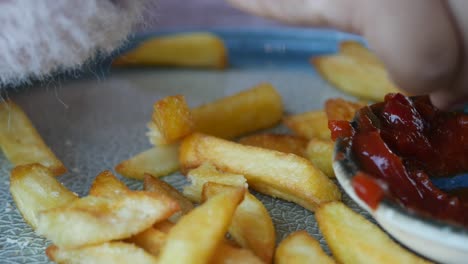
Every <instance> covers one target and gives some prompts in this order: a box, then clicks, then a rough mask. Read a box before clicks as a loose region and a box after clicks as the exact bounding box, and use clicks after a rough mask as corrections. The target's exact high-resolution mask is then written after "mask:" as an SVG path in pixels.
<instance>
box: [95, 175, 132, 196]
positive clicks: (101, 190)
mask: <svg viewBox="0 0 468 264" xmlns="http://www.w3.org/2000/svg"><path fill="white" fill-rule="evenodd" d="M129 191H130V189H129V188H128V187H127V186H126V185H125V184H124V183H123V182H121V181H120V180H119V179H117V177H115V175H114V174H112V172H110V171H103V172H101V173H100V174H99V175H98V176H97V177H96V179H94V182H93V184H92V185H91V188H90V189H89V195H92V196H104V197H106V196H107V197H112V196H118V195H125V193H127V192H129Z"/></svg>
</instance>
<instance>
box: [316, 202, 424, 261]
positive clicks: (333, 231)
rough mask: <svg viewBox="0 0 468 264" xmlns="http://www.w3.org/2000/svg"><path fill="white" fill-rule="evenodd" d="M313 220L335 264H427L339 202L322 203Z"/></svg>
mask: <svg viewBox="0 0 468 264" xmlns="http://www.w3.org/2000/svg"><path fill="white" fill-rule="evenodd" d="M315 217H316V219H317V222H318V225H319V228H320V231H321V232H322V234H323V236H324V237H325V239H326V241H327V243H328V246H329V247H330V249H331V251H332V253H333V256H334V257H335V259H336V260H337V261H338V262H339V263H345V264H347V263H359V264H366V263H383V264H385V263H429V262H427V261H425V260H423V259H421V258H419V257H417V256H416V255H414V254H412V253H410V252H409V251H406V250H405V249H403V248H402V247H401V246H399V245H398V244H397V243H396V242H394V241H393V240H392V239H391V238H390V237H389V236H388V235H387V234H385V233H384V232H383V231H382V230H380V229H379V228H378V227H377V226H375V225H374V224H372V223H371V222H369V221H368V220H366V219H365V218H364V217H363V216H361V215H359V214H357V213H355V212H354V211H352V210H351V209H350V208H348V207H347V206H346V205H344V204H343V203H340V202H332V203H328V204H325V205H323V206H321V207H320V208H319V209H318V210H317V211H316V213H315Z"/></svg>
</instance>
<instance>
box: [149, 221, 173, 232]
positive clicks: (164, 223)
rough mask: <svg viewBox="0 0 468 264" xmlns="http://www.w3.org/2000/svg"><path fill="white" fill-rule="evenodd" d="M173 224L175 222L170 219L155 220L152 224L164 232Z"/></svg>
mask: <svg viewBox="0 0 468 264" xmlns="http://www.w3.org/2000/svg"><path fill="white" fill-rule="evenodd" d="M174 226H175V224H174V223H173V222H171V221H168V220H164V221H161V222H157V223H155V224H154V225H153V227H154V228H156V229H158V230H160V231H162V232H164V233H169V231H170V230H171V229H172V228H173V227H174Z"/></svg>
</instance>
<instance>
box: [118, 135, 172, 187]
mask: <svg viewBox="0 0 468 264" xmlns="http://www.w3.org/2000/svg"><path fill="white" fill-rule="evenodd" d="M178 148H179V147H178V145H177V144H171V145H166V146H155V147H153V148H150V149H148V150H146V151H143V152H141V153H139V154H137V155H136V156H133V157H131V158H130V159H128V160H125V161H122V162H121V163H119V164H118V165H117V166H116V167H115V170H116V171H117V172H118V173H120V174H122V175H123V176H125V177H128V178H134V179H140V180H141V179H143V178H144V176H145V173H148V174H151V175H152V176H154V177H160V176H165V175H168V174H171V173H173V172H175V171H177V169H178V168H179V160H178Z"/></svg>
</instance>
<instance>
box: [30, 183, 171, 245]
mask: <svg viewBox="0 0 468 264" xmlns="http://www.w3.org/2000/svg"><path fill="white" fill-rule="evenodd" d="M178 209H179V208H178V206H177V203H175V202H174V201H172V200H171V199H169V198H167V197H165V196H162V195H156V194H154V193H149V192H141V191H128V192H126V193H125V194H124V195H118V196H108V197H107V196H103V197H100V196H91V195H90V196H86V197H83V198H80V199H78V200H76V201H73V202H71V203H69V204H67V205H64V206H61V207H57V208H53V209H49V210H46V211H43V212H42V213H40V214H39V217H38V224H37V226H38V227H37V232H38V234H40V235H44V236H45V237H46V238H48V239H50V240H52V242H54V244H56V245H57V246H59V247H61V248H77V247H82V246H85V245H93V244H99V243H103V242H106V241H110V240H116V239H122V238H126V237H129V236H131V235H134V234H137V233H139V232H141V231H143V230H145V229H147V228H149V227H150V226H151V225H152V224H153V223H155V222H157V221H158V220H164V219H167V218H168V217H169V216H170V215H172V214H173V213H174V212H175V211H177V210H178Z"/></svg>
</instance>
